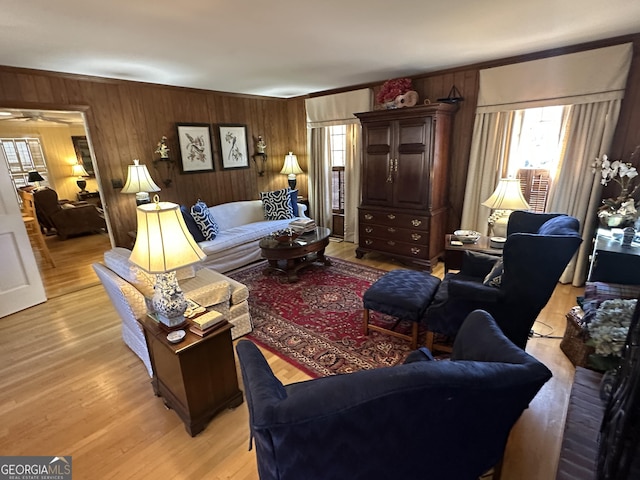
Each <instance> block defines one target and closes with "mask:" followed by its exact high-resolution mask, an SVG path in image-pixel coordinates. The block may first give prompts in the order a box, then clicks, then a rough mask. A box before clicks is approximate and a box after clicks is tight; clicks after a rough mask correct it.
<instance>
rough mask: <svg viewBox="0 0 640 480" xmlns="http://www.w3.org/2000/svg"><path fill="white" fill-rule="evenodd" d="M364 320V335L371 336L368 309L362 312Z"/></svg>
mask: <svg viewBox="0 0 640 480" xmlns="http://www.w3.org/2000/svg"><path fill="white" fill-rule="evenodd" d="M362 319H363V326H364V334H365V335H369V309H368V308H365V309H364V310H363V311H362Z"/></svg>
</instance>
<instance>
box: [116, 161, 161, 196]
mask: <svg viewBox="0 0 640 480" xmlns="http://www.w3.org/2000/svg"><path fill="white" fill-rule="evenodd" d="M159 191H160V187H158V185H156V184H155V182H154V181H153V179H152V178H151V175H150V174H149V170H147V166H146V165H140V160H137V159H136V160H134V161H133V165H129V170H128V172H127V183H125V184H124V187H123V188H122V190H121V191H120V193H140V192H159Z"/></svg>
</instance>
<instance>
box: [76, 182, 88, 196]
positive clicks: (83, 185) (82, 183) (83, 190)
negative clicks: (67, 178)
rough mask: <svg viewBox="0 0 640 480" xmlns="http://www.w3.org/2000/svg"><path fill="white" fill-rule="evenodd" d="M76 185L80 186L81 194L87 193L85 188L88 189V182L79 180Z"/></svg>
mask: <svg viewBox="0 0 640 480" xmlns="http://www.w3.org/2000/svg"><path fill="white" fill-rule="evenodd" d="M76 185H78V188H79V189H80V193H84V192H86V190H85V188H86V187H87V181H86V180H82V179H78V180H76Z"/></svg>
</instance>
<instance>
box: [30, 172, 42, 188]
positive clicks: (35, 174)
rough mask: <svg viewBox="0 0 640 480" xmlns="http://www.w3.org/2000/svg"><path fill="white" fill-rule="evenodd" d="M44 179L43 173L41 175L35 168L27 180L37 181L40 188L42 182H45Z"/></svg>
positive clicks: (37, 186)
mask: <svg viewBox="0 0 640 480" xmlns="http://www.w3.org/2000/svg"><path fill="white" fill-rule="evenodd" d="M43 181H44V178H42V175H40V172H36V171H35V170H34V171H33V172H29V176H28V177H27V182H29V183H35V184H36V188H40V182H43Z"/></svg>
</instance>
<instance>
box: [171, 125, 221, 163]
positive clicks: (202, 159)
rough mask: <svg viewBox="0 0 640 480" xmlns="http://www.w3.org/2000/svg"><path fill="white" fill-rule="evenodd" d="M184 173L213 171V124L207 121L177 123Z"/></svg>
mask: <svg viewBox="0 0 640 480" xmlns="http://www.w3.org/2000/svg"><path fill="white" fill-rule="evenodd" d="M176 128H177V129H178V144H179V145H180V159H181V160H180V170H181V172H182V173H198V172H212V171H213V170H214V164H213V149H212V148H211V126H210V125H209V124H207V123H177V124H176Z"/></svg>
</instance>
